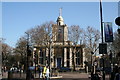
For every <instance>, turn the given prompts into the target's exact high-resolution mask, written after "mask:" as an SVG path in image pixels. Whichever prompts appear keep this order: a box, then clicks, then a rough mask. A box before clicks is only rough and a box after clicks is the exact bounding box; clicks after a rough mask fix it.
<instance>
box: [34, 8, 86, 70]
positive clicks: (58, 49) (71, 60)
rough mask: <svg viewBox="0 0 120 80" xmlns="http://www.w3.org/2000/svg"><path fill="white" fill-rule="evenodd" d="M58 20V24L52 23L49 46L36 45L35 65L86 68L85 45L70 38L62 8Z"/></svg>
mask: <svg viewBox="0 0 120 80" xmlns="http://www.w3.org/2000/svg"><path fill="white" fill-rule="evenodd" d="M56 22H57V23H56V24H52V36H53V37H52V39H51V41H50V42H49V44H48V46H45V45H35V46H34V51H33V59H34V57H35V55H37V59H36V60H35V61H34V60H33V66H37V65H43V66H47V65H48V66H50V67H51V68H59V67H68V68H71V69H73V68H75V69H81V68H84V66H85V65H84V61H85V56H84V46H83V45H74V44H73V42H72V41H69V40H68V26H67V25H66V24H64V19H63V17H62V15H61V9H60V13H59V16H58V18H57V21H56Z"/></svg>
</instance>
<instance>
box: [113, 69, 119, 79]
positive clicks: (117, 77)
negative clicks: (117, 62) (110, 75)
mask: <svg viewBox="0 0 120 80" xmlns="http://www.w3.org/2000/svg"><path fill="white" fill-rule="evenodd" d="M114 80H120V67H119V68H118V71H117V73H116V74H115V78H114Z"/></svg>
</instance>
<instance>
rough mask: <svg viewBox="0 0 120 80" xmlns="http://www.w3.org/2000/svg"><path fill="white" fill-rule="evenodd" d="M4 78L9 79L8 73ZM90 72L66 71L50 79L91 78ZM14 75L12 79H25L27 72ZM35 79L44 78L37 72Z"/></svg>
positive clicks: (79, 79) (74, 79)
mask: <svg viewBox="0 0 120 80" xmlns="http://www.w3.org/2000/svg"><path fill="white" fill-rule="evenodd" d="M3 75H4V76H3V78H4V79H2V80H7V75H8V74H7V73H4V74H3ZM89 76H90V75H89V74H87V73H79V72H64V73H59V76H53V77H50V80H91V79H90V78H89ZM12 77H15V78H16V79H12V80H25V74H21V75H20V74H19V73H16V74H14V75H12ZM34 80H43V79H42V78H41V79H40V78H39V75H38V74H36V75H34ZM105 80H109V76H106V79H105Z"/></svg>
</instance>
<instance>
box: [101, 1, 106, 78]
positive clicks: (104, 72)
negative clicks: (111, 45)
mask: <svg viewBox="0 0 120 80" xmlns="http://www.w3.org/2000/svg"><path fill="white" fill-rule="evenodd" d="M100 19H101V37H102V44H103V43H104V42H103V18H102V2H101V0H100ZM102 57H103V80H105V72H104V53H102Z"/></svg>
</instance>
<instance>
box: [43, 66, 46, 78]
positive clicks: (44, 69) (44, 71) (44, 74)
mask: <svg viewBox="0 0 120 80" xmlns="http://www.w3.org/2000/svg"><path fill="white" fill-rule="evenodd" d="M46 70H47V68H46V66H44V68H43V78H45V77H46Z"/></svg>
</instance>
